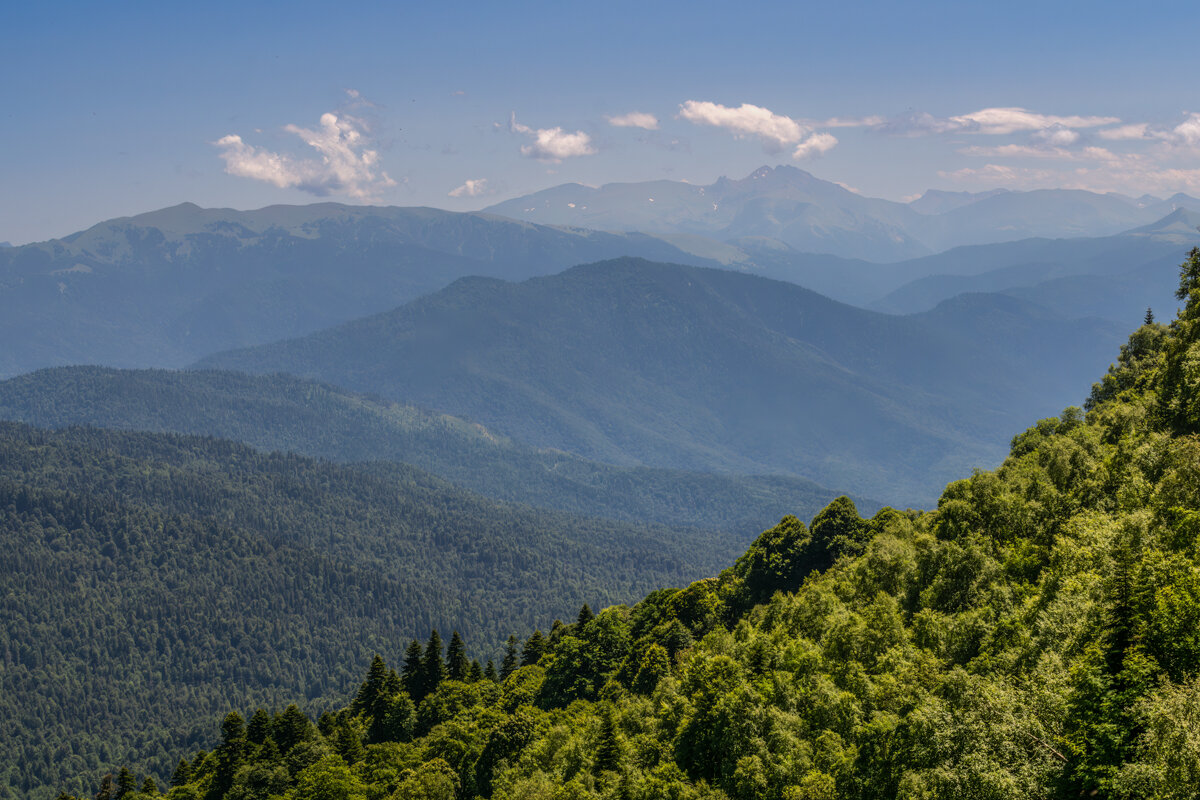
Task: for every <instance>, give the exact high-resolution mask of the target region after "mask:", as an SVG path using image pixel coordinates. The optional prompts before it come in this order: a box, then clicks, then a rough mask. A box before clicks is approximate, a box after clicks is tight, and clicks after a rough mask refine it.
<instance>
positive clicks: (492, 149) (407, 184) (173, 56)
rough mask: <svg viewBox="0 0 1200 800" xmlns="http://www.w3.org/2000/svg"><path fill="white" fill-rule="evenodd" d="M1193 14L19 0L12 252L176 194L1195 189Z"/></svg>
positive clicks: (12, 8) (910, 7)
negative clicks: (829, 185) (782, 187)
mask: <svg viewBox="0 0 1200 800" xmlns="http://www.w3.org/2000/svg"><path fill="white" fill-rule="evenodd" d="M1197 23H1200V6H1197V4H1195V3H1158V4H1155V5H1153V6H1145V7H1142V8H1140V9H1139V8H1135V7H1134V6H1133V5H1132V4H1127V3H1121V4H1116V3H1097V2H1092V3H1054V2H1039V3H1025V2H1006V3H1003V4H1000V3H994V4H973V3H962V2H956V3H920V2H909V3H899V2H860V3H853V4H851V3H843V4H838V5H836V6H835V5H833V4H815V3H814V4H808V3H750V4H745V5H743V6H742V7H739V8H737V9H734V8H733V7H732V5H731V4H728V3H721V4H716V3H703V2H687V3H674V2H658V3H645V2H643V3H626V2H607V3H602V4H587V5H586V7H585V6H584V4H570V3H519V4H517V3H486V4H485V3H478V4H475V3H470V4H463V3H441V4H433V3H422V4H416V3H401V4H397V3H387V4H385V3H378V4H374V3H365V4H347V5H338V6H335V5H333V4H328V3H305V2H289V3H257V4H253V5H252V6H250V7H245V6H243V5H242V4H234V3H224V2H213V3H206V4H203V5H201V4H182V3H164V2H161V1H160V2H155V3H143V2H127V3H55V2H45V3H40V4H37V5H33V4H17V3H9V4H6V5H5V8H4V9H3V10H0V69H2V70H3V74H4V75H5V78H4V80H3V81H0V101H2V102H0V108H2V109H3V114H4V122H3V126H2V128H0V130H2V131H3V133H2V134H0V135H2V137H3V144H4V147H3V148H0V187H2V190H0V240H9V241H11V242H13V243H18V244H19V243H23V242H28V241H36V240H40V239H45V238H49V237H52V236H61V235H65V234H67V233H70V232H72V231H75V230H78V229H81V228H84V227H87V226H89V225H91V224H94V223H95V222H98V221H100V220H103V219H106V218H110V217H115V216H122V215H128V214H134V213H139V212H142V211H148V210H152V209H155V208H160V207H163V206H167V205H172V204H175V203H179V202H183V201H192V202H195V203H199V204H201V205H204V206H230V207H235V208H255V207H259V206H263V205H269V204H272V203H308V202H315V201H318V200H336V201H341V202H377V203H386V204H396V205H433V206H439V207H443V208H451V209H461V210H467V209H475V208H481V207H484V206H486V205H489V204H491V203H494V202H498V201H499V200H503V199H507V198H509V197H513V196H516V195H519V194H524V193H527V192H531V191H536V190H538V189H542V188H546V187H548V186H553V185H555V184H559V183H564V182H568V181H578V182H581V183H588V184H601V183H606V182H610V181H640V180H656V179H664V178H665V179H672V180H688V181H692V182H694V183H709V182H711V181H713V180H714V179H716V178H717V177H719V176H721V175H729V176H731V177H742V176H744V175H746V174H748V173H749V172H750V171H752V170H753V169H754V168H756V167H758V166H760V165H762V164H777V163H789V164H794V165H796V166H799V167H802V168H804V169H807V170H809V171H811V172H813V173H814V174H816V175H818V176H819V177H822V178H825V179H828V180H834V181H838V182H841V183H843V184H845V185H847V186H849V187H852V188H854V189H855V190H857V191H861V192H863V193H864V194H869V195H873V196H881V197H888V198H891V199H902V198H905V197H908V196H912V195H915V194H919V193H920V192H922V191H924V190H925V189H927V188H943V189H963V190H981V189H988V188H993V187H996V186H1005V187H1008V188H1017V189H1019V188H1038V187H1049V186H1069V187H1078V188H1088V189H1093V190H1097V191H1110V190H1111V191H1121V192H1124V193H1127V194H1131V195H1137V194H1141V193H1142V192H1149V193H1153V194H1156V195H1159V196H1166V195H1169V194H1172V193H1174V192H1175V191H1187V192H1190V193H1193V194H1196V193H1200V116H1197V115H1194V114H1193V112H1200V91H1198V90H1197V88H1196V78H1195V76H1196V74H1197V72H1198V70H1197V67H1198V66H1200V64H1198V61H1200V59H1198V58H1197V57H1196V55H1195V53H1194V44H1193V40H1194V39H1195V37H1196V35H1197V32H1200V25H1198V24H1197ZM1014 109H1023V110H1024V111H1016V110H1014ZM635 112H637V113H638V114H640V116H630V115H631V114H634V113H635ZM614 123H624V124H623V125H622V124H614ZM639 125H640V126H641V127H639Z"/></svg>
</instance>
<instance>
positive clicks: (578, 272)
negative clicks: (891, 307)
mask: <svg viewBox="0 0 1200 800" xmlns="http://www.w3.org/2000/svg"><path fill="white" fill-rule="evenodd" d="M1118 339H1119V334H1118V332H1117V329H1116V327H1115V326H1112V325H1109V324H1107V323H1103V322H1100V321H1086V320H1085V321H1061V320H1058V319H1055V318H1053V316H1052V315H1051V314H1049V313H1048V312H1046V311H1045V310H1044V309H1040V308H1038V307H1036V306H1031V305H1029V304H1027V303H1024V302H1023V301H1019V300H1016V299H1014V298H1005V297H1002V296H987V295H975V296H967V297H963V298H959V299H956V300H954V301H950V302H947V303H944V304H942V306H939V307H938V308H937V309H935V310H933V311H931V312H928V313H927V314H923V315H917V316H913V317H891V316H887V315H882V314H877V313H872V312H868V311H862V310H860V309H856V308H853V307H850V306H845V305H842V304H840V303H836V302H834V301H832V300H829V299H828V298H825V297H822V296H820V295H817V294H815V293H813V292H810V291H808V290H805V289H802V288H799V287H796V286H793V285H790V284H785V283H779V282H775V281H770V280H766V279H763V278H757V277H753V276H747V275H741V274H738V273H734V272H730V271H724V270H711V269H701V268H691V267H683V266H678V265H665V264H655V263H650V262H645V261H640V260H637V259H620V260H617V261H613V262H604V263H599V264H593V265H588V266H582V267H576V268H573V269H571V270H568V271H566V272H564V273H561V274H559V275H556V276H550V277H546V278H538V279H532V280H529V281H526V282H524V283H520V284H510V283H505V282H502V281H498V280H494V279H483V278H475V279H466V280H462V281H458V282H457V283H455V284H454V285H452V286H451V287H449V288H447V289H446V290H444V291H442V292H439V293H436V294H434V295H431V296H429V297H426V298H422V299H420V300H418V301H415V302H414V303H411V304H409V305H407V306H404V307H401V308H399V309H396V310H395V311H392V312H388V313H384V314H380V315H376V316H373V317H370V318H367V319H364V320H360V321H357V322H354V323H349V324H347V325H343V326H339V327H337V328H333V329H330V330H327V331H324V332H321V333H318V334H315V335H312V336H309V337H305V338H302V339H297V340H291V341H285V342H280V343H276V344H272V345H267V346H263V347H259V348H252V349H248V350H242V351H236V352H230V353H224V354H219V355H216V356H212V357H209V358H206V359H204V360H203V361H201V362H200V364H199V366H203V367H206V368H213V367H216V368H223V369H237V370H242V371H248V372H278V371H283V372H290V373H293V374H297V375H302V376H305V377H311V378H316V379H319V380H323V381H327V382H330V383H333V384H336V385H339V386H344V387H346V388H349V389H351V390H354V391H362V392H369V393H374V394H378V395H381V396H384V397H387V398H389V399H392V400H397V401H402V402H411V403H415V404H418V405H422V406H425V407H429V408H437V409H439V410H442V411H446V412H448V413H452V414H455V415H458V416H466V417H468V418H470V419H473V420H478V421H480V422H482V423H484V424H485V425H487V426H488V427H489V428H492V429H494V430H498V431H500V432H502V433H504V434H506V435H510V436H513V437H515V438H518V439H521V440H523V441H526V442H529V443H532V444H534V445H537V446H542V447H556V448H561V449H565V450H569V451H572V452H575V453H578V454H580V455H583V456H585V457H588V458H595V459H597V460H602V461H608V462H611V463H621V464H637V463H642V464H647V465H655V466H670V467H677V468H686V469H706V470H711V469H717V470H726V471H737V472H753V473H758V472H787V473H791V474H797V475H801V476H803V477H806V478H809V479H811V480H815V481H816V482H817V483H820V484H822V485H834V486H839V487H845V488H847V489H850V490H852V491H857V492H860V493H862V494H866V495H869V496H888V497H891V498H892V499H893V502H897V503H903V502H908V503H912V504H917V503H919V502H927V501H928V498H929V497H930V494H929V493H930V492H932V491H935V490H936V484H935V483H934V481H939V480H941V481H942V482H943V483H944V480H943V478H942V476H944V475H946V474H960V473H961V472H962V471H964V470H970V469H971V468H973V467H976V466H985V465H987V464H990V463H994V461H995V459H996V458H998V457H1000V455H1001V454H1002V452H1003V446H1004V444H1005V443H1006V442H1007V440H1008V438H1009V436H1011V433H1012V431H1013V430H1014V429H1015V428H1016V427H1017V426H1018V425H1019V422H1017V420H1018V419H1019V418H1020V416H1019V415H1025V416H1026V417H1028V416H1029V415H1030V413H1032V412H1038V411H1041V410H1042V409H1045V408H1056V407H1061V406H1063V405H1067V404H1069V403H1071V402H1078V399H1079V397H1080V395H1081V394H1082V391H1083V389H1084V387H1085V386H1086V385H1087V377H1086V376H1087V375H1089V374H1094V373H1095V372H1096V371H1097V370H1098V369H1102V368H1103V366H1104V365H1105V364H1106V363H1107V357H1108V353H1111V352H1112V350H1113V347H1114V342H1115V341H1117V340H1118ZM1047 356H1048V357H1049V358H1048V359H1047V358H1046V357H1047ZM1043 413H1044V412H1043ZM897 458H898V459H899V460H897Z"/></svg>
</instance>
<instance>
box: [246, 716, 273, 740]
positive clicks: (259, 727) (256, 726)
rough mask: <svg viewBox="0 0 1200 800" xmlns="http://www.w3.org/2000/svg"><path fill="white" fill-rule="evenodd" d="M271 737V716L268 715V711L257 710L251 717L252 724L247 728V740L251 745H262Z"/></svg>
mask: <svg viewBox="0 0 1200 800" xmlns="http://www.w3.org/2000/svg"><path fill="white" fill-rule="evenodd" d="M270 736H271V716H270V715H269V714H267V711H266V709H263V708H260V709H257V710H256V711H255V712H254V716H252V717H250V724H249V725H248V726H246V739H247V740H248V741H249V742H250V743H251V744H257V745H261V744H262V743H263V742H265V741H267V739H268V738H270Z"/></svg>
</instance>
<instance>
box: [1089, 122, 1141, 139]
mask: <svg viewBox="0 0 1200 800" xmlns="http://www.w3.org/2000/svg"><path fill="white" fill-rule="evenodd" d="M1148 127H1150V126H1149V125H1147V124H1146V123H1145V122H1137V123H1134V124H1131V125H1121V126H1119V127H1116V128H1106V129H1105V130H1102V131H1096V135H1097V136H1099V137H1100V138H1101V139H1109V140H1111V141H1121V140H1125V139H1145V138H1146V129H1147V128H1148Z"/></svg>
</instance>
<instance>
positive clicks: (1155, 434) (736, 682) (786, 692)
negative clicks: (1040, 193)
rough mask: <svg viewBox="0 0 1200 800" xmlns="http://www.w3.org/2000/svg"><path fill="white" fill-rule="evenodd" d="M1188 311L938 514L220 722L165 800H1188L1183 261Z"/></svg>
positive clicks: (1187, 400)
mask: <svg viewBox="0 0 1200 800" xmlns="http://www.w3.org/2000/svg"><path fill="white" fill-rule="evenodd" d="M1180 298H1181V299H1183V300H1185V301H1186V308H1185V310H1184V311H1183V312H1182V314H1181V316H1180V317H1179V318H1178V319H1176V320H1175V321H1173V322H1172V323H1171V324H1170V325H1169V326H1164V325H1160V324H1157V323H1153V322H1148V323H1147V324H1146V325H1144V326H1142V327H1141V328H1139V329H1138V330H1137V331H1136V332H1135V333H1134V334H1133V335H1132V336H1131V337H1130V338H1129V341H1128V343H1127V344H1126V345H1125V346H1124V347H1123V348H1122V350H1121V353H1120V358H1119V360H1118V362H1117V363H1116V364H1115V365H1113V367H1112V368H1111V369H1110V370H1109V371H1108V374H1107V375H1105V376H1104V377H1103V379H1102V380H1101V381H1100V382H1099V383H1097V384H1096V385H1095V386H1094V388H1093V391H1092V394H1091V397H1090V398H1089V400H1088V402H1087V410H1086V413H1085V412H1084V411H1082V410H1080V409H1078V408H1068V409H1067V410H1065V411H1064V412H1063V413H1062V414H1061V415H1060V416H1058V417H1054V418H1048V419H1043V420H1041V421H1040V422H1038V423H1037V424H1036V425H1034V426H1033V427H1031V428H1029V429H1028V430H1026V431H1025V432H1024V433H1021V434H1019V435H1018V436H1016V437H1015V438H1014V439H1013V441H1012V447H1011V451H1010V454H1009V456H1008V459H1007V460H1006V461H1005V462H1004V463H1003V465H1002V466H1000V468H999V469H997V470H995V471H990V472H977V473H975V474H974V475H972V476H971V477H969V478H965V479H963V480H959V481H956V482H954V483H951V484H950V485H949V486H947V487H946V490H945V492H944V493H943V494H942V496H941V499H940V501H939V503H938V507H937V509H936V510H934V511H931V512H928V513H921V514H918V513H900V512H897V511H894V510H892V509H884V510H882V511H880V512H879V513H877V514H876V515H875V516H874V517H873V518H871V519H869V520H864V519H862V518H860V517H859V515H858V513H857V511H856V509H855V508H854V506H853V504H852V503H850V502H849V501H846V500H837V501H835V502H833V503H832V504H830V506H829V507H827V508H826V509H825V510H823V511H822V512H821V513H820V514H819V515H817V517H816V518H815V519H814V520H813V521H812V523H811V525H808V526H806V525H804V524H803V523H802V522H801V521H800V520H798V519H796V518H794V517H792V518H786V519H784V520H783V521H782V522H781V523H780V524H779V525H778V526H776V527H775V528H772V529H771V530H768V531H767V532H765V533H764V534H763V535H762V536H761V537H759V539H758V540H757V541H756V542H755V543H754V544H753V545H752V546H751V547H750V549H749V550H748V551H747V552H746V553H745V555H743V556H742V557H741V558H739V559H738V560H737V561H736V562H735V563H734V564H733V566H732V567H730V568H728V569H726V570H725V571H724V572H722V573H721V574H720V575H719V576H718V577H715V578H711V579H707V580H701V581H698V582H695V583H693V584H691V585H690V586H688V587H687V588H684V589H663V590H660V591H656V592H653V593H651V594H649V595H647V596H646V597H645V599H643V600H642V601H641V602H640V603H638V604H636V605H634V606H632V607H627V606H621V605H618V606H613V607H609V608H606V609H604V610H603V611H601V612H600V613H598V614H593V613H592V611H591V609H590V608H584V609H581V610H580V612H579V614H578V617H577V619H576V620H574V621H572V622H571V623H570V624H567V625H557V626H555V627H554V629H552V630H550V631H549V634H548V636H544V635H542V634H540V633H539V634H535V635H534V636H532V637H530V639H529V640H527V641H526V642H525V643H524V647H523V648H517V647H515V646H514V647H513V657H512V658H510V659H508V660H506V661H505V662H504V663H503V664H502V668H501V669H500V672H499V674H498V675H497V676H496V677H495V679H493V678H491V677H489V676H488V675H486V674H485V675H482V676H476V675H473V674H472V673H471V671H470V670H468V669H466V668H465V667H464V662H463V660H462V655H461V643H459V644H455V643H453V642H452V645H453V646H452V647H451V650H450V652H449V653H447V654H446V656H445V660H443V652H442V640H440V639H437V638H434V637H431V638H430V641H429V642H428V643H427V644H426V646H425V647H424V648H422V646H421V645H419V644H416V643H413V644H412V645H410V647H409V649H408V651H407V652H406V657H405V659H404V661H403V662H401V661H399V660H396V659H390V660H389V662H388V663H390V664H391V666H392V668H393V670H394V671H392V670H389V667H388V665H387V663H385V662H384V661H375V662H373V663H368V661H367V660H366V659H362V660H360V661H359V663H358V664H357V668H358V669H359V670H360V673H365V680H364V681H363V683H362V684H361V688H360V689H359V690H358V692H357V693H356V694H354V695H353V696H352V697H351V696H349V695H348V696H347V697H346V701H347V705H346V706H345V708H344V709H343V710H342V711H340V712H338V713H336V714H328V715H324V716H322V717H321V718H320V719H319V720H318V721H317V723H316V724H315V725H314V724H312V723H310V722H309V721H308V720H306V719H305V718H304V717H303V716H302V715H301V714H299V713H298V712H297V710H296V709H292V708H283V707H281V706H277V707H276V709H275V711H276V713H275V714H274V715H272V714H270V713H267V712H265V711H255V710H254V709H253V708H251V707H250V706H241V707H240V710H241V712H242V713H240V714H239V713H236V712H234V713H231V714H230V715H229V716H227V717H226V718H225V721H224V723H223V724H222V726H221V731H220V733H219V734H217V732H216V730H213V731H212V733H213V739H212V741H213V745H214V746H213V747H212V749H211V751H210V752H191V753H188V754H186V756H185V758H184V759H183V760H181V761H180V762H179V764H178V766H177V768H176V770H175V773H174V777H173V779H172V782H171V783H172V788H171V789H170V792H169V795H168V796H169V797H171V798H174V799H175V800H185V799H187V800H191V799H193V798H201V797H203V798H209V799H210V800H217V799H218V798H245V797H264V798H265V797H272V796H273V797H281V798H297V799H299V798H304V799H305V800H312V799H313V798H354V799H356V800H357V799H358V798H362V799H363V800H366V799H367V798H371V800H374V798H395V799H396V800H413V799H414V798H442V799H443V800H450V798H475V797H493V798H505V799H506V800H518V799H519V800H539V799H542V798H545V799H546V800H550V799H551V798H553V799H556V800H557V799H558V798H572V800H575V799H582V798H636V799H637V800H652V799H657V798H675V799H676V800H682V799H684V798H697V799H698V798H709V799H710V800H726V799H730V800H752V799H753V800H758V799H759V798H768V799H769V800H800V798H805V799H809V800H813V799H815V798H856V799H858V800H867V799H868V798H871V799H874V798H906V799H908V798H945V799H946V800H951V799H952V798H953V799H955V800H957V799H958V798H994V799H995V800H1009V799H1010V798H1031V799H1032V798H1048V797H1054V798H1078V797H1106V798H1129V799H1130V800H1132V798H1163V799H1165V798H1181V799H1182V798H1194V797H1195V796H1196V792H1197V786H1198V785H1200V780H1198V777H1200V737H1198V736H1197V731H1198V730H1200V674H1198V672H1200V637H1198V636H1197V633H1196V632H1197V630H1200V559H1198V553H1197V542H1198V539H1197V536H1198V535H1200V367H1198V366H1197V365H1198V364H1200V250H1193V251H1192V253H1191V255H1190V257H1189V260H1188V261H1187V262H1186V263H1185V264H1184V266H1183V269H1182V276H1181V286H1180ZM518 649H520V650H521V652H520V653H519V657H518V653H517V650H518ZM247 720H249V721H248V722H247ZM96 781H97V783H96V785H97V786H99V787H100V792H101V794H100V796H102V797H104V798H113V797H121V798H125V799H126V800H135V798H142V797H144V796H154V795H157V793H158V789H157V788H156V787H152V786H146V787H145V789H146V791H144V792H139V791H138V787H139V786H141V785H142V783H141V781H140V775H135V774H134V773H132V772H128V771H126V772H123V773H120V774H118V775H117V776H116V778H115V779H114V778H113V777H111V776H110V777H109V778H108V779H105V781H104V782H101V779H100V776H96ZM162 788H164V789H165V788H166V787H162Z"/></svg>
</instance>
